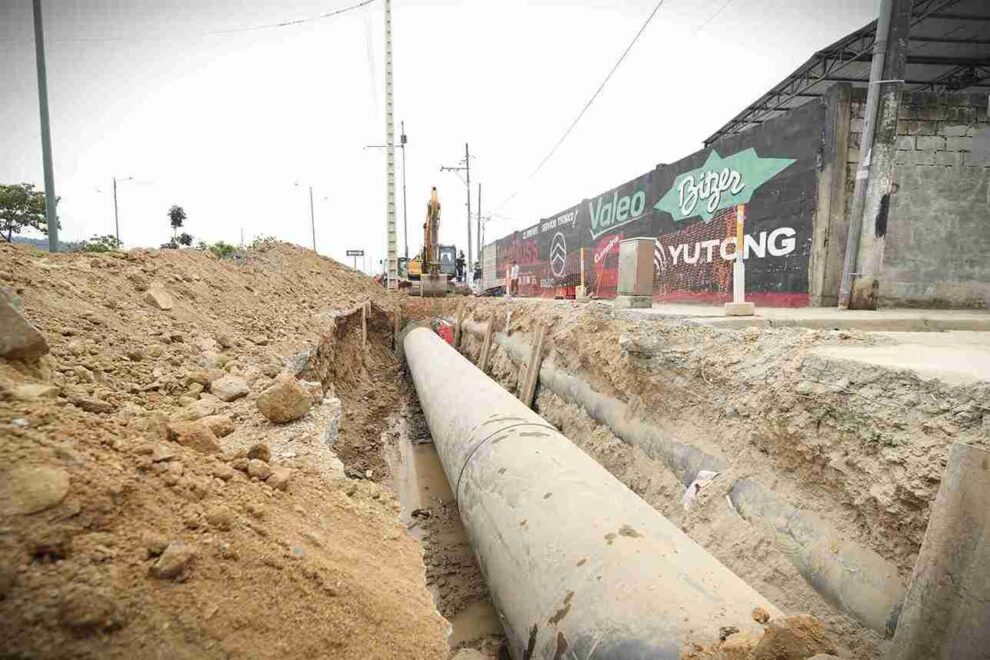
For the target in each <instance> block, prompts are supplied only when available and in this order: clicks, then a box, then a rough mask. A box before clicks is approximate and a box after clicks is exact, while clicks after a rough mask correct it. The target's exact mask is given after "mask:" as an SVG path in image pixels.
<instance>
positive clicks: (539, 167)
mask: <svg viewBox="0 0 990 660" xmlns="http://www.w3.org/2000/svg"><path fill="white" fill-rule="evenodd" d="M665 1H666V0H660V1H659V2H657V4H656V6H655V7H654V8H653V11H651V12H650V15H649V16H647V17H646V20H645V21H643V25H641V26H640V28H639V30H638V31H637V32H636V35H635V36H634V37H633V38H632V41H630V42H629V45H628V46H626V49H625V50H624V51H622V55H620V56H619V59H618V60H616V62H615V64H614V65H612V68H611V70H609V72H608V75H606V76H605V79H604V80H602V82H601V84H600V85H598V89H596V90H595V93H594V94H592V95H591V98H590V99H588V102H587V103H585V104H584V107H583V108H581V112H579V113H578V114H577V117H575V118H574V121H572V122H571V125H570V126H568V127H567V130H566V131H564V134H563V135H561V136H560V139H559V140H557V143H556V144H555V145H553V148H552V149H550V151H549V153H547V155H546V156H544V157H543V160H541V161H540V164H539V165H537V166H536V169H535V170H533V172H532V174H530V175H529V176H528V177H527V178H526V181H524V182H523V185H525V184H526V183H528V182H529V181H531V180H532V179H533V177H535V176H536V175H537V174H539V172H540V170H542V169H543V166H544V165H546V164H547V161H549V160H550V159H551V158H552V157H553V155H554V154H555V153H557V149H559V148H560V145H562V144H563V143H564V140H566V139H567V136H569V135H570V134H571V131H573V130H574V127H575V126H577V124H578V122H579V121H581V118H582V117H584V113H586V112H587V111H588V108H590V107H591V104H592V103H594V102H595V99H597V98H598V95H599V94H601V93H602V90H603V89H604V88H605V85H607V84H608V81H609V80H611V79H612V76H613V75H614V74H615V72H616V70H618V68H619V66H620V65H621V64H622V62H623V61H624V60H625V59H626V55H628V54H629V51H631V50H632V47H633V46H635V45H636V42H637V41H639V38H640V36H642V34H643V32H644V31H645V30H646V27H647V26H648V25H649V24H650V22H651V21H652V20H653V17H654V16H656V15H657V12H658V11H660V7H662V6H663V3H664V2H665ZM521 191H522V187H520V188H519V189H518V190H516V192H514V193H512V194H511V195H509V196H508V197H506V198H505V199H504V200H502V202H501V203H500V204H499V205H498V207H497V208H496V209H495V210H496V211H498V210H499V209H501V208H502V207H503V206H505V205H506V204H508V203H509V201H511V200H512V198H514V197H515V196H516V195H518V194H519V193H520V192H521Z"/></svg>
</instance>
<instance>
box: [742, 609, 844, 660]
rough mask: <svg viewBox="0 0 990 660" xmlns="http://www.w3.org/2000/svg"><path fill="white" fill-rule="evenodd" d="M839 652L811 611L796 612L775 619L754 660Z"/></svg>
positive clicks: (764, 636) (754, 651) (754, 653)
mask: <svg viewBox="0 0 990 660" xmlns="http://www.w3.org/2000/svg"><path fill="white" fill-rule="evenodd" d="M835 652H836V648H835V645H833V644H832V642H830V641H829V640H828V639H827V638H826V637H825V627H824V626H822V624H821V622H820V621H819V620H818V619H816V618H815V617H813V616H811V615H810V614H795V615H794V616H788V617H784V618H782V619H777V620H776V621H772V622H771V623H770V624H769V625H767V628H766V632H765V634H764V635H763V639H762V640H760V643H759V644H757V646H756V648H755V649H753V653H752V654H751V655H750V656H749V658H750V660H781V659H787V660H790V658H810V657H811V656H813V655H816V654H818V653H830V654H834V653H835Z"/></svg>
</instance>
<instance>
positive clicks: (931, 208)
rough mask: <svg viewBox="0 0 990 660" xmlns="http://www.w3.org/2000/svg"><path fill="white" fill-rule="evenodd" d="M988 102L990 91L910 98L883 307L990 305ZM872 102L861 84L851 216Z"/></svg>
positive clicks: (851, 160)
mask: <svg viewBox="0 0 990 660" xmlns="http://www.w3.org/2000/svg"><path fill="white" fill-rule="evenodd" d="M987 104H988V98H987V94H985V93H983V94H970V93H938V92H911V93H905V94H904V96H903V97H902V99H901V107H900V112H899V118H900V120H899V121H898V127H897V139H896V143H895V147H896V153H895V159H894V180H895V181H896V182H897V183H898V184H899V186H900V188H899V190H898V192H897V194H895V195H893V196H892V197H891V207H890V215H889V219H888V224H887V234H886V247H885V253H884V260H883V271H882V274H881V281H880V303H881V305H882V306H883V307H904V306H912V307H981V308H986V307H990V117H988V114H987ZM865 106H866V92H865V90H861V89H856V90H853V93H852V98H851V102H850V103H849V113H850V122H849V135H848V149H847V158H846V161H847V167H846V177H845V184H846V185H845V195H844V197H845V206H846V218H847V219H848V213H849V209H848V206H849V202H850V201H851V199H852V189H853V184H854V177H855V168H856V163H857V161H858V158H859V146H860V145H859V142H860V135H861V132H862V125H863V111H864V109H865ZM846 223H847V224H846V226H848V220H847V221H846ZM839 259H840V260H841V251H840V257H839ZM840 266H841V261H840Z"/></svg>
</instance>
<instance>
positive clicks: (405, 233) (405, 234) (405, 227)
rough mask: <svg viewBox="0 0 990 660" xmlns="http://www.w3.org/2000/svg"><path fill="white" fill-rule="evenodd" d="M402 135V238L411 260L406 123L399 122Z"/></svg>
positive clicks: (400, 139)
mask: <svg viewBox="0 0 990 660" xmlns="http://www.w3.org/2000/svg"><path fill="white" fill-rule="evenodd" d="M399 126H400V127H401V129H402V135H400V136H399V146H400V147H402V238H403V239H404V240H405V255H406V259H409V214H408V207H409V204H408V202H407V201H406V141H407V140H406V122H404V121H403V122H399Z"/></svg>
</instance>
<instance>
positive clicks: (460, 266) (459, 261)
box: [454, 250, 464, 282]
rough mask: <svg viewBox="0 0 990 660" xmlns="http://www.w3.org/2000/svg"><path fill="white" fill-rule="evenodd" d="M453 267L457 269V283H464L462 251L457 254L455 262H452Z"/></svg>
mask: <svg viewBox="0 0 990 660" xmlns="http://www.w3.org/2000/svg"><path fill="white" fill-rule="evenodd" d="M454 264H455V265H454V267H455V268H456V269H457V281H458V282H463V281H464V250H461V251H459V252H458V253H457V261H455V262H454Z"/></svg>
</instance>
